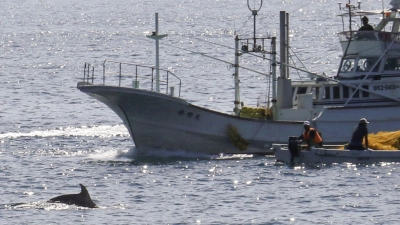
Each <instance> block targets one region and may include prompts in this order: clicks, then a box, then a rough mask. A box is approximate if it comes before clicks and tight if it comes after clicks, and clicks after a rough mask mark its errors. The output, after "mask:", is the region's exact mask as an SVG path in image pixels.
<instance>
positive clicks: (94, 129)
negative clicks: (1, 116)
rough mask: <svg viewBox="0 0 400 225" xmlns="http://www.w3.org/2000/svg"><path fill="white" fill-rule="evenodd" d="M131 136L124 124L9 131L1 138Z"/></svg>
mask: <svg viewBox="0 0 400 225" xmlns="http://www.w3.org/2000/svg"><path fill="white" fill-rule="evenodd" d="M57 136H62V137H70V136H71V137H77V136H89V137H116V136H122V137H129V133H128V131H127V129H126V128H125V126H124V125H115V126H108V125H103V126H82V127H60V128H56V129H51V130H35V131H31V132H27V133H21V132H9V133H5V134H0V139H7V138H21V137H57Z"/></svg>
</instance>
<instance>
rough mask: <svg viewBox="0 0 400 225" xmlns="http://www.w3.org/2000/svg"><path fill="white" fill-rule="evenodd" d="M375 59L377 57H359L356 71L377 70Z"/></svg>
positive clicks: (377, 64)
mask: <svg viewBox="0 0 400 225" xmlns="http://www.w3.org/2000/svg"><path fill="white" fill-rule="evenodd" d="M377 61H378V59H377V58H360V59H359V60H358V65H357V72H370V71H371V72H377V71H378V69H379V63H377ZM375 64H376V65H375ZM374 66H375V67H374Z"/></svg>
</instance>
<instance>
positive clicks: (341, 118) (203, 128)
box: [78, 85, 400, 154]
mask: <svg viewBox="0 0 400 225" xmlns="http://www.w3.org/2000/svg"><path fill="white" fill-rule="evenodd" d="M78 88H79V89H80V90H81V91H82V92H84V93H86V94H88V95H90V96H92V97H94V98H96V99H97V100H99V101H101V102H103V103H104V104H106V105H107V106H108V107H109V108H111V109H112V110H113V111H114V112H115V113H116V114H117V115H118V116H119V117H120V118H121V119H122V121H123V123H124V125H125V126H126V127H127V128H128V130H129V133H130V135H131V137H132V139H133V141H134V142H135V145H136V148H137V149H138V151H139V152H145V151H147V150H152V149H165V150H174V151H177V150H183V151H187V152H195V153H205V154H220V153H228V154H238V153H248V154H272V150H271V147H272V144H273V143H278V144H279V143H280V144H283V143H287V137H289V136H299V135H300V134H301V133H302V131H303V126H302V121H273V120H266V119H248V118H241V117H238V116H233V115H229V114H224V113H220V112H216V111H212V110H208V109H205V108H201V107H198V106H195V105H192V104H190V103H188V102H187V101H185V100H183V99H181V98H177V97H172V96H169V95H166V94H161V93H157V92H153V91H147V90H141V89H134V88H124V87H115V86H103V85H81V86H79V85H78ZM359 110H362V109H357V111H358V112H360V111H359ZM386 110H387V111H388V112H389V113H392V112H393V111H395V112H396V110H393V107H392V108H391V109H386V108H385V107H381V108H378V107H374V108H373V107H370V108H367V109H366V110H364V111H365V113H364V114H363V115H360V114H359V113H352V111H353V110H352V109H351V108H327V109H326V110H325V111H324V113H323V114H322V115H321V116H320V117H319V118H318V119H317V120H315V121H314V122H313V124H312V125H313V126H314V127H316V128H317V130H318V131H319V132H321V133H322V136H323V138H324V143H327V144H328V143H330V144H338V143H339V144H343V143H346V142H347V141H348V139H349V138H350V137H351V133H352V130H353V128H354V127H355V126H356V125H357V123H358V120H359V118H360V117H366V118H368V120H370V121H371V123H370V126H369V127H372V128H369V129H370V131H372V132H374V131H375V132H377V131H384V130H386V131H393V130H397V129H398V127H400V126H399V125H398V121H400V117H399V115H396V113H392V114H393V115H389V116H388V117H381V116H379V118H380V119H381V120H377V119H375V118H377V116H378V115H380V114H381V113H378V111H386ZM397 114H398V113H397ZM229 127H233V128H234V129H235V130H236V131H237V134H238V136H239V137H241V138H242V139H244V140H245V141H246V142H247V143H248V146H247V147H245V148H240V146H239V145H240V143H239V145H238V143H237V140H232V138H230V136H229V135H228V129H229ZM383 128H386V129H383ZM338 130H339V131H340V132H338Z"/></svg>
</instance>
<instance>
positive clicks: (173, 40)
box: [0, 0, 400, 225]
mask: <svg viewBox="0 0 400 225" xmlns="http://www.w3.org/2000/svg"><path fill="white" fill-rule="evenodd" d="M1 3H2V6H1V8H0V12H1V13H0V16H1V18H0V27H1V31H0V83H1V88H0V92H1V98H0V101H1V110H0V121H1V126H0V162H1V163H0V179H1V182H0V187H1V195H0V224H41V225H42V224H107V225H108V224H397V223H398V221H399V212H400V210H399V206H400V198H399V195H398V193H399V190H400V186H399V185H400V171H399V170H400V164H395V163H392V164H388V163H381V164H374V165H354V164H338V165H330V166H315V167H292V166H289V165H286V164H282V163H277V162H275V159H274V157H272V156H252V155H220V156H206V155H203V156H202V155H200V156H199V155H188V154H185V153H183V152H179V151H177V152H176V153H173V154H172V153H169V152H163V151H154V152H152V153H149V154H148V155H146V156H142V155H137V154H136V148H135V144H134V143H133V141H132V140H131V138H130V136H129V133H128V131H127V130H126V128H125V127H124V126H123V124H122V121H121V120H120V119H119V118H118V117H117V115H115V114H114V113H113V112H112V111H111V110H110V109H109V108H108V107H107V106H105V105H103V104H102V103H99V102H97V101H96V100H94V99H93V98H91V97H89V96H87V95H85V94H84V93H81V92H80V91H79V90H78V89H77V88H76V85H77V82H79V81H81V80H82V78H83V66H84V63H85V62H89V63H91V64H93V65H95V66H96V67H98V70H100V66H101V64H102V63H103V61H104V60H105V59H109V60H115V61H122V62H132V63H137V64H143V65H154V60H155V47H154V41H153V40H151V39H148V38H146V35H148V34H150V33H151V32H152V31H153V30H154V17H155V15H154V14H155V13H159V19H160V24H159V26H160V33H165V34H168V37H167V38H165V39H163V40H161V41H160V46H161V48H160V53H161V54H160V59H161V67H163V68H166V69H169V70H171V71H173V72H174V74H176V75H177V76H179V77H180V78H181V79H182V85H183V86H182V93H181V97H182V98H184V99H186V100H188V101H189V102H190V103H193V104H196V105H198V106H201V107H206V108H209V109H213V110H217V111H221V112H225V113H230V112H231V111H232V108H233V107H234V106H233V98H234V89H233V85H234V80H233V77H232V74H233V69H232V68H231V66H230V65H229V64H224V63H222V62H220V61H216V60H213V59H211V58H208V57H203V56H201V55H200V54H198V53H206V54H207V55H209V56H212V57H215V58H219V59H222V60H225V61H229V62H232V63H233V58H234V50H233V48H234V35H235V34H239V35H240V37H251V36H252V28H253V17H252V14H251V11H250V10H249V8H248V6H247V1H243V0H202V1H195V0H170V1H162V0H148V1H138V0H125V1H121V0H116V1H111V0H87V1H76V0H70V1H61V0H52V1H50V0H13V1H11V0H3V1H2V2H1ZM388 3H389V1H385V4H388ZM249 4H250V8H251V9H256V8H258V7H259V4H260V1H256V0H250V1H249ZM385 4H382V2H381V1H375V0H364V1H363V2H362V7H363V9H365V10H370V9H381V8H382V5H384V7H387V5H385ZM282 10H285V11H286V12H288V13H289V16H290V31H291V32H290V37H291V44H290V45H291V48H292V49H293V51H294V52H295V53H296V55H297V57H298V58H300V59H301V60H302V61H303V63H304V65H305V67H306V68H307V69H308V70H310V71H313V72H317V73H322V72H325V73H326V74H328V75H330V74H334V73H335V71H336V68H337V65H338V62H339V55H340V54H341V50H340V46H339V43H338V36H337V33H338V32H340V31H341V30H342V23H341V19H340V18H339V17H337V14H339V13H340V11H339V7H338V4H337V1H333V0H317V1H300V0H294V1H277V0H273V1H264V2H263V6H262V8H261V10H260V11H259V13H258V16H257V17H258V18H257V23H256V25H257V28H258V31H257V36H258V37H267V36H274V35H278V34H279V31H278V28H279V11H282ZM356 22H358V21H355V23H356ZM370 22H372V23H375V24H376V22H377V21H370ZM241 64H242V65H246V66H248V67H250V68H253V69H255V70H259V71H264V72H265V71H268V70H269V64H268V62H267V61H266V60H263V59H262V58H254V57H251V56H249V55H243V56H242V57H241ZM293 74H294V75H293V79H303V78H302V77H298V76H297V75H296V74H295V73H293ZM240 76H241V100H242V101H244V103H245V105H249V106H255V105H256V104H257V97H258V96H260V95H262V94H263V93H265V92H267V91H268V89H267V88H268V87H269V86H268V85H269V81H270V80H269V78H267V77H265V76H263V75H260V74H256V73H252V72H249V71H245V70H242V71H240ZM298 132H299V133H300V132H301V127H299V131H298ZM80 183H82V184H84V185H85V186H86V187H87V189H88V191H89V193H90V195H91V197H92V199H93V200H94V201H95V203H96V204H97V205H98V206H99V208H95V209H89V208H84V207H77V206H70V205H63V204H50V203H47V202H46V201H47V200H49V199H50V198H53V197H55V196H58V195H62V194H74V193H78V192H79V191H80V188H79V184H80Z"/></svg>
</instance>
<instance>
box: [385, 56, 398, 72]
mask: <svg viewBox="0 0 400 225" xmlns="http://www.w3.org/2000/svg"><path fill="white" fill-rule="evenodd" d="M399 64H400V63H399V58H388V59H386V62H385V70H400V66H399Z"/></svg>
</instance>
